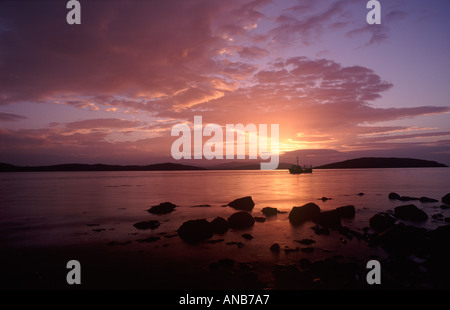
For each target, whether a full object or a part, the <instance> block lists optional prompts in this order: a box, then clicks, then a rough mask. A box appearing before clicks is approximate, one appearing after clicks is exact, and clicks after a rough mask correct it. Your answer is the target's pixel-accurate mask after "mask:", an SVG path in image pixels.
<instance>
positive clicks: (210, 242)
mask: <svg viewBox="0 0 450 310" xmlns="http://www.w3.org/2000/svg"><path fill="white" fill-rule="evenodd" d="M224 241H225V239H214V240H207V241H205V243H208V244H216V243H220V242H224Z"/></svg>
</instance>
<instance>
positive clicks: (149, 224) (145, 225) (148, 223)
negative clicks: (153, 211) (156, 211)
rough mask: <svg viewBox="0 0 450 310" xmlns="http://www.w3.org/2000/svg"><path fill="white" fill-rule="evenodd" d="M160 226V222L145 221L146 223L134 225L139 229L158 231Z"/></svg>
mask: <svg viewBox="0 0 450 310" xmlns="http://www.w3.org/2000/svg"><path fill="white" fill-rule="evenodd" d="M159 225H160V223H159V221H156V220H151V221H145V222H139V223H136V224H133V226H134V227H135V228H137V229H143V230H145V229H156V228H158V227H159Z"/></svg>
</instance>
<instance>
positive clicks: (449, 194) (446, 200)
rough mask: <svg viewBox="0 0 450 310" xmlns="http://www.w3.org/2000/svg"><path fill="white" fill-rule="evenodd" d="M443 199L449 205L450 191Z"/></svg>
mask: <svg viewBox="0 0 450 310" xmlns="http://www.w3.org/2000/svg"><path fill="white" fill-rule="evenodd" d="M441 201H442V202H443V203H445V204H447V205H450V193H448V194H447V195H445V196H444V197H442V199H441Z"/></svg>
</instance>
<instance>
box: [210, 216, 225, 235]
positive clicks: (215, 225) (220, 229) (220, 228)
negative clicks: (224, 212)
mask: <svg viewBox="0 0 450 310" xmlns="http://www.w3.org/2000/svg"><path fill="white" fill-rule="evenodd" d="M210 224H211V229H212V230H213V232H214V233H215V234H224V233H226V232H227V230H228V229H229V228H230V226H229V225H228V221H227V220H226V219H224V218H223V217H220V216H218V217H216V218H215V219H213V220H212V221H211V223H210Z"/></svg>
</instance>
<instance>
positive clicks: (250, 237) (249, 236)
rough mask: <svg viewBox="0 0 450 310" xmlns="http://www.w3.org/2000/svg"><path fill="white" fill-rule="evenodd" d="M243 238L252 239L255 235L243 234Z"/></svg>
mask: <svg viewBox="0 0 450 310" xmlns="http://www.w3.org/2000/svg"><path fill="white" fill-rule="evenodd" d="M242 238H244V239H247V240H252V239H253V236H252V235H251V234H242Z"/></svg>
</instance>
